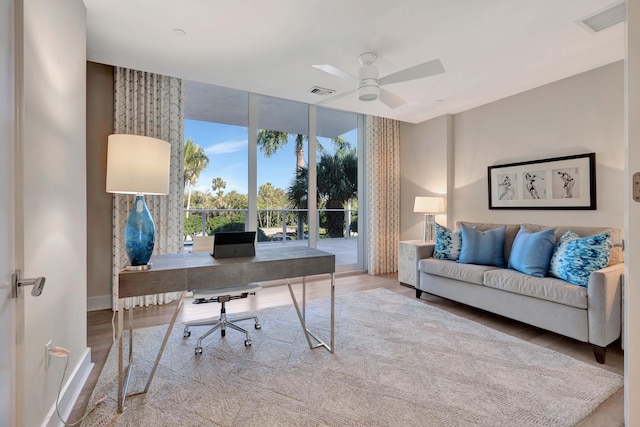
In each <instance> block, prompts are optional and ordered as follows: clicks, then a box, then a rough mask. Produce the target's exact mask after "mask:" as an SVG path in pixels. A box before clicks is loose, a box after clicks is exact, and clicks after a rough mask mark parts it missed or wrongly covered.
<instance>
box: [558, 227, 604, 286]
mask: <svg viewBox="0 0 640 427" xmlns="http://www.w3.org/2000/svg"><path fill="white" fill-rule="evenodd" d="M610 253H611V234H610V233H609V232H606V233H602V234H596V235H595V236H588V237H580V236H578V235H577V234H576V233H574V232H573V231H567V232H566V233H564V234H563V235H562V237H560V239H559V240H558V244H557V245H556V249H555V251H554V253H553V256H552V257H551V263H550V266H549V272H550V273H551V274H552V275H553V276H556V277H558V278H560V279H563V280H566V281H567V282H569V283H573V284H574V285H578V286H585V287H586V286H587V285H588V284H589V276H590V275H591V273H592V272H593V271H596V270H600V269H601V268H605V267H606V266H607V264H608V263H609V255H610Z"/></svg>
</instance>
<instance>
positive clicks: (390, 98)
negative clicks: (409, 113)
mask: <svg viewBox="0 0 640 427" xmlns="http://www.w3.org/2000/svg"><path fill="white" fill-rule="evenodd" d="M379 89H380V97H379V98H378V99H379V100H380V101H382V102H383V103H384V104H385V105H386V106H387V107H389V108H394V109H395V108H398V107H399V106H401V105H403V104H405V103H406V101H405V100H404V99H402V98H400V97H399V96H398V95H396V94H394V93H391V92H389V91H388V90H385V89H382V88H379Z"/></svg>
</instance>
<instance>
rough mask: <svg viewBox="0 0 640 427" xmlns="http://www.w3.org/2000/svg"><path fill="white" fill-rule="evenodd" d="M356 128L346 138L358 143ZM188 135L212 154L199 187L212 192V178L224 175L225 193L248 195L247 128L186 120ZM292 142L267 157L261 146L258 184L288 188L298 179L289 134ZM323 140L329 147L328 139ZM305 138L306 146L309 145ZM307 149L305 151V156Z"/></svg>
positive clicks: (186, 134)
mask: <svg viewBox="0 0 640 427" xmlns="http://www.w3.org/2000/svg"><path fill="white" fill-rule="evenodd" d="M356 135H357V132H356V130H353V131H351V132H349V133H347V134H345V135H343V137H344V138H345V139H347V140H349V141H351V142H352V143H353V144H354V145H355V144H356ZM184 138H185V141H186V140H187V139H191V140H192V141H193V143H195V144H198V145H199V146H200V147H202V149H203V150H204V152H205V154H206V155H207V157H209V165H208V166H207V168H206V169H205V170H204V171H202V172H201V173H200V177H199V178H198V182H197V183H196V185H195V186H194V189H195V190H200V191H209V192H211V191H212V190H211V181H212V179H214V178H216V177H220V178H222V179H223V180H225V181H226V183H227V186H226V188H225V189H224V192H225V193H229V192H231V191H233V190H235V191H237V192H238V193H241V194H247V187H248V180H247V174H248V169H247V163H248V159H247V157H248V143H247V128H246V127H241V126H232V125H226V124H220V123H211V122H203V121H197V120H185V123H184ZM289 141H290V142H289V143H288V144H286V145H285V146H283V147H282V148H281V149H280V150H278V151H277V152H276V154H274V155H272V156H271V157H269V158H266V157H265V156H264V154H262V152H261V151H260V149H258V187H260V186H261V185H263V184H265V183H267V182H270V183H271V184H272V185H273V186H274V187H276V188H282V189H283V190H285V191H286V189H287V188H288V187H289V185H290V183H291V180H292V179H293V178H294V175H295V169H296V155H295V142H294V141H293V137H291V136H290V137H289ZM321 143H322V144H323V145H324V146H325V148H328V147H326V146H327V144H326V143H325V142H324V141H321ZM306 145H307V143H306V141H305V148H306ZM306 155H307V152H306V151H305V157H306Z"/></svg>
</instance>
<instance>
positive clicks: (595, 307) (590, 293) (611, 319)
mask: <svg viewBox="0 0 640 427" xmlns="http://www.w3.org/2000/svg"><path fill="white" fill-rule="evenodd" d="M623 273H624V264H617V265H613V266H611V267H606V268H603V269H601V270H597V271H594V272H593V273H591V275H590V276H589V285H588V287H587V304H588V307H587V312H588V316H589V342H590V343H591V344H594V345H597V346H600V347H606V346H607V345H608V344H610V343H612V342H613V341H615V340H617V339H618V338H619V337H620V333H621V330H622V327H621V325H622V274H623Z"/></svg>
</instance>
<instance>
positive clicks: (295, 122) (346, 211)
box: [185, 82, 364, 270]
mask: <svg viewBox="0 0 640 427" xmlns="http://www.w3.org/2000/svg"><path fill="white" fill-rule="evenodd" d="M362 121H363V119H362V117H360V116H359V115H357V114H354V113H345V112H339V111H335V110H331V109H327V108H317V107H315V106H310V105H308V104H303V103H299V102H293V101H288V100H283V99H278V98H272V97H267V96H261V95H255V94H250V93H247V92H244V91H238V90H234V89H228V88H222V87H219V86H213V85H207V84H202V83H196V82H187V95H186V115H185V144H186V146H185V246H186V247H187V248H188V247H189V242H190V239H191V237H192V236H193V235H194V234H202V233H206V234H214V233H215V232H217V231H241V230H256V231H257V232H258V244H259V245H263V246H266V245H270V246H275V245H305V246H307V245H308V246H311V247H317V248H319V249H322V250H325V251H328V252H331V253H335V254H336V264H337V269H338V270H362V269H364V254H363V250H362V248H363V246H364V245H363V244H362V236H363V233H364V231H363V229H364V227H363V224H359V223H358V220H357V219H358V216H359V215H358V209H359V204H358V196H359V194H360V191H361V190H362V189H361V186H359V185H358V181H359V180H360V181H362V174H361V172H359V171H361V170H362V168H360V167H359V162H362V159H360V158H359V156H358V152H359V150H360V148H359V144H362V137H361V135H362V132H359V127H361V122H362ZM309 135H315V137H313V138H309ZM362 182H363V181H362ZM310 188H311V189H312V194H311V195H309V189H310ZM362 205H364V203H362ZM359 227H360V228H359ZM187 250H188V249H187Z"/></svg>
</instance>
